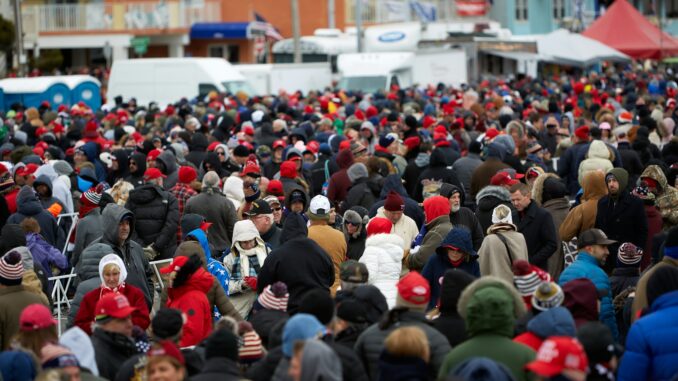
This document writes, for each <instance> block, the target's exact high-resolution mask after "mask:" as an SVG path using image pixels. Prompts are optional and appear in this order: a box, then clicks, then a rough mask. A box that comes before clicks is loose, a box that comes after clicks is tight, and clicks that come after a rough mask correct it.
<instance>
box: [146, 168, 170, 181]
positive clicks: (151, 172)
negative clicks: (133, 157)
mask: <svg viewBox="0 0 678 381" xmlns="http://www.w3.org/2000/svg"><path fill="white" fill-rule="evenodd" d="M161 177H162V178H163V179H164V178H165V177H167V176H165V175H163V174H162V172H160V170H159V169H158V168H148V169H147V170H146V172H144V180H147V181H148V180H155V179H159V178H161Z"/></svg>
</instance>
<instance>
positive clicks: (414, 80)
mask: <svg viewBox="0 0 678 381" xmlns="http://www.w3.org/2000/svg"><path fill="white" fill-rule="evenodd" d="M337 66H338V68H339V73H340V75H341V77H340V79H339V83H338V87H339V88H340V89H345V90H360V91H363V92H375V91H377V90H382V89H383V90H385V91H388V89H389V88H390V86H391V85H392V84H397V85H399V86H400V87H409V86H412V85H419V86H427V85H436V84H438V83H444V84H445V85H454V86H459V85H460V84H462V83H466V82H467V81H468V79H467V78H468V77H467V67H466V66H467V65H466V53H465V52H464V51H463V50H456V49H455V50H450V49H445V50H439V49H436V50H420V51H417V52H380V53H348V54H341V55H339V58H338V60H337Z"/></svg>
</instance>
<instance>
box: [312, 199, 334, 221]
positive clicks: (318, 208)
mask: <svg viewBox="0 0 678 381" xmlns="http://www.w3.org/2000/svg"><path fill="white" fill-rule="evenodd" d="M331 208H332V206H331V205H330V200H328V199H327V197H325V196H323V195H320V194H319V195H317V196H315V197H313V198H312V199H311V204H310V206H309V208H308V210H309V212H311V214H315V215H316V216H325V215H329V214H330V209H331Z"/></svg>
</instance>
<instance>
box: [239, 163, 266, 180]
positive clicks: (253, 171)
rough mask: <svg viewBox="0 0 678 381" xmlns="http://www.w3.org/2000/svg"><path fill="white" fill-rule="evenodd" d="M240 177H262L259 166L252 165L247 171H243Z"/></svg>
mask: <svg viewBox="0 0 678 381" xmlns="http://www.w3.org/2000/svg"><path fill="white" fill-rule="evenodd" d="M240 176H251V177H260V176H261V169H260V168H259V166H258V165H256V164H254V163H251V164H247V165H246V166H245V169H243V170H242V172H241V173H240Z"/></svg>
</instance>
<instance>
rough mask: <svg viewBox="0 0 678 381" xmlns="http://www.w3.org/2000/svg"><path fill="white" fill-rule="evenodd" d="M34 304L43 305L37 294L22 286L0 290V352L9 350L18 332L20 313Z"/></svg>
mask: <svg viewBox="0 0 678 381" xmlns="http://www.w3.org/2000/svg"><path fill="white" fill-rule="evenodd" d="M34 303H35V304H44V302H43V301H42V299H41V298H40V297H39V296H38V295H37V294H34V293H32V292H30V291H27V290H26V289H25V288H24V286H22V285H18V286H6V287H3V288H0V344H2V348H0V350H5V349H7V348H9V344H10V342H11V340H12V337H13V336H14V335H15V334H16V333H17V332H19V316H21V311H23V309H24V308H26V307H27V306H28V305H29V304H34Z"/></svg>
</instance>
